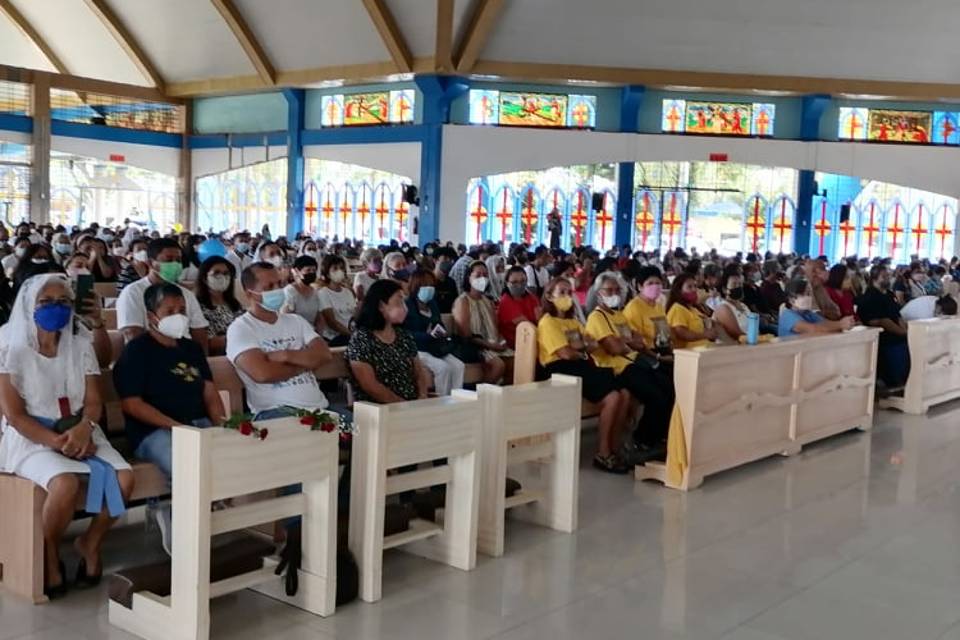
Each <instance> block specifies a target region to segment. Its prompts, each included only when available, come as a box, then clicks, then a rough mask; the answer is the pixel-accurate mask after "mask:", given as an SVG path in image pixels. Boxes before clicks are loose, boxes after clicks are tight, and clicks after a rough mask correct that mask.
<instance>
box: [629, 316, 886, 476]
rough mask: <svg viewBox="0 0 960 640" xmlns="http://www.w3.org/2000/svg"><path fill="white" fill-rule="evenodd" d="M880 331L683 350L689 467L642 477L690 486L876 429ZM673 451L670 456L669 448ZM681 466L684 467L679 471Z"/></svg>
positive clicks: (680, 369)
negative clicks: (855, 432)
mask: <svg viewBox="0 0 960 640" xmlns="http://www.w3.org/2000/svg"><path fill="white" fill-rule="evenodd" d="M879 333H880V331H879V330H878V329H868V328H864V327H861V328H859V329H855V330H853V331H849V332H845V333H840V334H830V335H822V336H816V337H810V338H795V339H789V340H781V341H778V342H772V343H768V344H760V345H756V346H745V345H744V346H728V347H714V348H706V349H678V350H677V351H676V352H675V354H674V386H675V388H676V391H677V409H678V410H679V413H680V417H681V418H682V422H683V429H682V432H679V431H677V430H674V429H671V434H670V437H671V439H672V438H674V437H679V438H682V443H678V442H674V441H673V440H671V443H670V445H669V446H668V449H669V450H673V451H676V448H675V445H678V444H682V447H683V449H685V452H686V456H685V460H683V461H682V463H681V464H680V465H679V467H682V473H681V476H680V477H679V478H676V479H674V480H671V478H670V475H671V474H670V473H669V472H668V466H669V465H670V459H669V458H668V462H667V465H664V464H663V463H647V464H646V465H643V466H638V467H637V468H636V470H635V477H636V479H637V480H657V481H660V482H663V483H664V484H666V485H667V486H668V487H671V488H674V489H681V490H684V491H686V490H689V489H694V488H696V487H698V486H699V485H700V484H701V483H702V482H703V478H704V477H705V476H707V475H711V474H714V473H718V472H720V471H724V470H727V469H732V468H734V467H738V466H740V465H743V464H746V463H748V462H752V461H754V460H759V459H760V458H765V457H767V456H771V455H775V454H781V455H793V454H795V453H797V452H799V451H800V448H801V447H802V446H803V445H806V444H808V443H810V442H814V441H816V440H821V439H823V438H827V437H829V436H832V435H835V434H838V433H841V432H843V431H849V430H851V429H860V430H867V429H870V428H871V427H872V426H873V391H874V383H875V379H876V371H877V337H878V335H879ZM668 455H669V453H668ZM679 467H678V468H679Z"/></svg>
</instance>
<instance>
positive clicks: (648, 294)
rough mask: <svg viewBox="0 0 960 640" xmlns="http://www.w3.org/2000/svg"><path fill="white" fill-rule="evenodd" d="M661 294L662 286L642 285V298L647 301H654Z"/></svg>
mask: <svg viewBox="0 0 960 640" xmlns="http://www.w3.org/2000/svg"><path fill="white" fill-rule="evenodd" d="M661 293H663V285H661V284H645V285H643V297H644V298H646V299H647V300H656V299H657V298H659V297H660V294H661Z"/></svg>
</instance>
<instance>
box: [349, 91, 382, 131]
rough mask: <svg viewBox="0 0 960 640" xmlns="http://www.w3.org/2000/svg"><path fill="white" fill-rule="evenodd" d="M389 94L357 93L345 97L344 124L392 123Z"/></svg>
mask: <svg viewBox="0 0 960 640" xmlns="http://www.w3.org/2000/svg"><path fill="white" fill-rule="evenodd" d="M389 100H390V98H389V94H388V93H387V92H382V93H356V94H353V95H348V96H344V101H343V102H344V104H343V124H345V125H347V126H350V125H364V124H385V123H387V122H390V102H389Z"/></svg>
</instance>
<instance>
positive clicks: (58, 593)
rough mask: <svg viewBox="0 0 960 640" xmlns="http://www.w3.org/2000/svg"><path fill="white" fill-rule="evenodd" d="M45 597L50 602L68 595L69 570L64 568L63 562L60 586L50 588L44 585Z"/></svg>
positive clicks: (61, 563)
mask: <svg viewBox="0 0 960 640" xmlns="http://www.w3.org/2000/svg"><path fill="white" fill-rule="evenodd" d="M43 595H45V596H47V599H48V600H57V599H59V598H62V597H63V596H65V595H67V568H66V567H65V566H63V562H62V561H61V562H60V584H58V585H57V586H55V587H48V586H46V585H44V587H43Z"/></svg>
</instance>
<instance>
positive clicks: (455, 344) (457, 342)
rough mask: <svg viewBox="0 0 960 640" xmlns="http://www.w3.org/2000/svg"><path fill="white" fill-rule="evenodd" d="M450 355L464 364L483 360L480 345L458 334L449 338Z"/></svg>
mask: <svg viewBox="0 0 960 640" xmlns="http://www.w3.org/2000/svg"><path fill="white" fill-rule="evenodd" d="M450 344H451V347H452V348H451V350H450V355H452V356H453V357H454V358H456V359H457V360H459V361H460V362H463V363H464V364H478V363H481V362H483V353H482V352H481V351H480V347H478V346H477V345H475V344H473V343H472V342H470V341H469V340H467V339H465V338H462V337H460V336H455V337H453V338H450Z"/></svg>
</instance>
